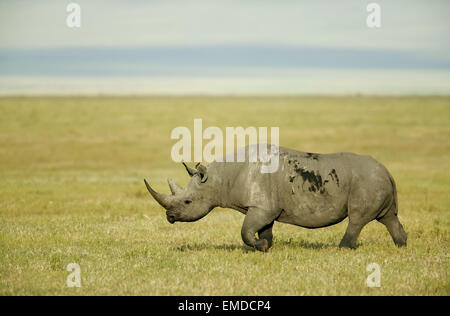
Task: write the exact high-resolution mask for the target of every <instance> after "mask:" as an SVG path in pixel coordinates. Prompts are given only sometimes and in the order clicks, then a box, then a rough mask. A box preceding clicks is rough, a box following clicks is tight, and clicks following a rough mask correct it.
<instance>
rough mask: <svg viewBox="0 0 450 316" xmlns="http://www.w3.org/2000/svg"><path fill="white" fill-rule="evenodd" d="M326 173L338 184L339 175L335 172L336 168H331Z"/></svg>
mask: <svg viewBox="0 0 450 316" xmlns="http://www.w3.org/2000/svg"><path fill="white" fill-rule="evenodd" d="M328 175H329V176H331V179H332V180H333V181H336V185H337V186H339V177H338V175H337V173H336V169H332V170H331V171H330V173H329V174H328Z"/></svg>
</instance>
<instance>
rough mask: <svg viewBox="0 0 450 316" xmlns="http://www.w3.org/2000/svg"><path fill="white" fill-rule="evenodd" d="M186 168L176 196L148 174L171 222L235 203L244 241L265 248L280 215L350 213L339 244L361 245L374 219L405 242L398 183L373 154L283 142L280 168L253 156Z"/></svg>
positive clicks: (328, 220) (325, 218)
mask: <svg viewBox="0 0 450 316" xmlns="http://www.w3.org/2000/svg"><path fill="white" fill-rule="evenodd" d="M247 157H248V154H247ZM185 167H186V170H187V171H188V174H189V175H190V176H191V181H190V182H189V184H188V185H187V187H186V188H184V189H183V188H180V187H179V186H177V185H176V184H175V183H174V182H173V181H172V180H171V179H169V180H168V182H169V187H170V189H171V192H172V195H166V194H160V193H157V192H155V191H154V190H153V189H152V188H151V187H150V185H149V184H148V183H147V181H145V180H144V181H145V184H146V186H147V189H148V190H149V192H150V194H151V195H152V196H153V197H154V198H155V200H156V201H157V202H158V203H159V204H160V205H162V206H163V207H164V208H165V209H166V210H167V213H166V215H167V220H168V221H169V222H170V223H174V222H176V221H178V222H193V221H197V220H199V219H201V218H202V217H204V216H205V215H207V214H208V213H209V212H210V211H211V210H212V209H213V208H215V207H218V206H219V207H223V208H232V209H235V210H237V211H239V212H241V213H243V214H245V219H244V223H243V225H242V231H241V233H242V239H243V241H244V242H245V244H247V245H248V246H250V247H254V248H256V249H258V250H260V251H264V252H265V251H268V249H269V248H270V247H271V246H272V226H273V223H274V221H279V222H283V223H288V224H293V225H297V226H301V227H305V228H321V227H326V226H330V225H334V224H337V223H339V222H341V221H342V220H344V219H345V218H346V217H347V216H348V217H349V224H348V227H347V231H346V233H345V235H344V237H343V238H342V241H341V243H340V245H339V246H340V247H346V248H355V247H356V244H357V238H358V236H359V234H360V232H361V230H362V228H363V227H364V226H365V225H366V224H367V223H369V222H371V221H372V220H375V219H376V220H378V221H379V222H381V223H382V224H384V225H385V226H386V228H387V229H388V231H389V233H390V234H391V236H392V239H393V240H394V243H395V244H396V245H397V246H406V239H407V236H406V232H405V231H404V230H403V227H402V225H401V224H400V222H399V220H398V217H397V191H396V187H395V182H394V180H393V179H392V176H391V175H390V174H389V172H388V171H387V169H386V168H385V167H384V166H383V165H382V164H380V163H379V162H377V161H376V160H375V159H373V158H372V157H370V156H361V155H357V154H353V153H335V154H312V153H304V152H300V151H296V150H292V149H286V148H282V147H280V148H279V168H278V170H277V171H276V172H274V173H261V172H260V167H261V163H260V162H253V163H250V162H248V159H246V162H213V163H211V164H210V165H208V166H207V167H205V166H202V165H197V166H196V168H195V169H193V168H189V167H187V166H186V165H185ZM256 235H258V237H256Z"/></svg>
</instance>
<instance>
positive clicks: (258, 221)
mask: <svg viewBox="0 0 450 316" xmlns="http://www.w3.org/2000/svg"><path fill="white" fill-rule="evenodd" d="M275 217H276V215H275V214H272V213H271V212H268V211H266V210H262V209H259V208H253V207H252V208H250V209H249V210H248V212H247V215H245V219H244V224H243V225H242V230H241V236H242V240H243V241H244V243H245V244H246V245H248V246H250V247H254V248H256V249H257V250H259V251H262V252H266V251H268V250H269V248H270V245H271V243H272V242H271V239H272V238H271V237H272V225H273V221H274V220H275ZM269 226H270V228H269ZM268 228H269V229H268ZM260 231H261V233H262V234H263V235H265V236H266V237H267V238H268V237H269V235H270V243H269V240H268V239H266V238H264V237H263V236H261V235H259V234H258V235H259V237H260V238H256V237H255V235H256V233H257V232H260Z"/></svg>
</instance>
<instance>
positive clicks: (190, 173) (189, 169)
mask: <svg viewBox="0 0 450 316" xmlns="http://www.w3.org/2000/svg"><path fill="white" fill-rule="evenodd" d="M182 164H183V166H184V167H185V168H186V171H187V173H189V176H190V177H192V176H193V175H195V174H197V170H195V169H192V168H189V167H188V166H187V165H186V164H185V163H184V162H183V163H182Z"/></svg>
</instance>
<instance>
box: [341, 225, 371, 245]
mask: <svg viewBox="0 0 450 316" xmlns="http://www.w3.org/2000/svg"><path fill="white" fill-rule="evenodd" d="M365 225H366V223H364V225H362V224H359V223H358V224H355V223H352V222H349V223H348V226H347V230H346V231H345V235H344V237H343V238H342V240H341V243H340V244H339V247H340V248H351V249H354V248H356V244H357V240H358V236H359V233H361V230H362V229H363V227H364V226H365Z"/></svg>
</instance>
